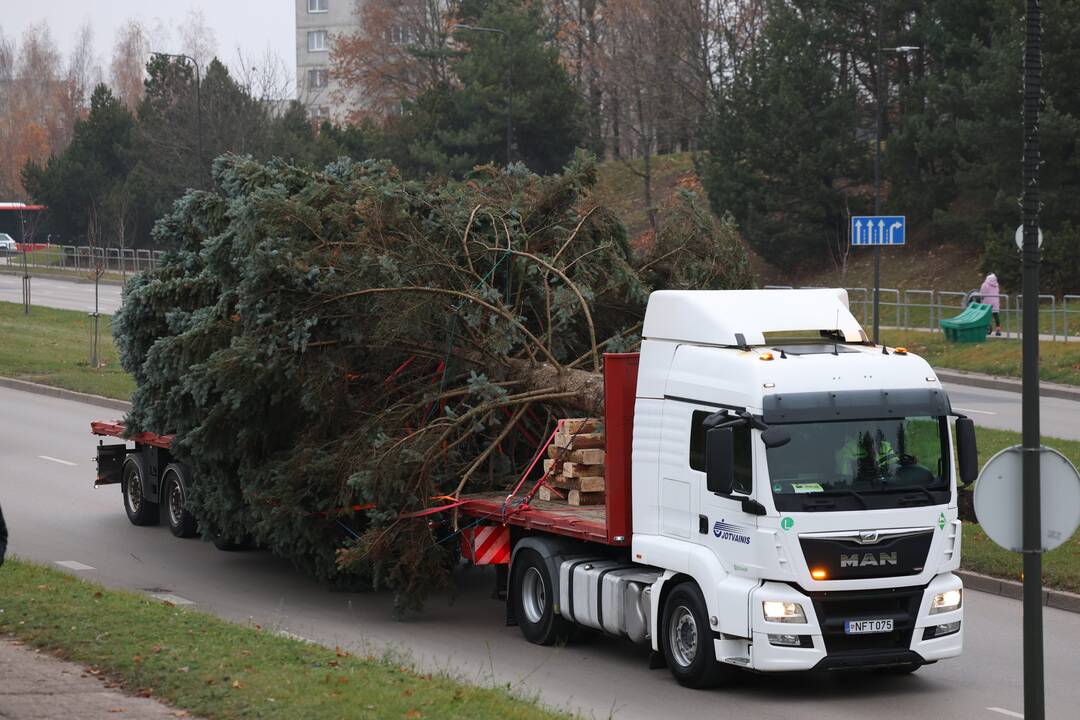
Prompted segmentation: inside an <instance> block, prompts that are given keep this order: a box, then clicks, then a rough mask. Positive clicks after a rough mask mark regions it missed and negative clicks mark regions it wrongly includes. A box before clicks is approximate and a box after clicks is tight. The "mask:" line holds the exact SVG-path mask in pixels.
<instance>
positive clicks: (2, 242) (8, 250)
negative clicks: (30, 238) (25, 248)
mask: <svg viewBox="0 0 1080 720" xmlns="http://www.w3.org/2000/svg"><path fill="white" fill-rule="evenodd" d="M18 251H19V246H18V244H17V243H16V242H15V238H13V237H11V236H10V235H8V234H7V233H0V255H14V254H15V253H17V252H18Z"/></svg>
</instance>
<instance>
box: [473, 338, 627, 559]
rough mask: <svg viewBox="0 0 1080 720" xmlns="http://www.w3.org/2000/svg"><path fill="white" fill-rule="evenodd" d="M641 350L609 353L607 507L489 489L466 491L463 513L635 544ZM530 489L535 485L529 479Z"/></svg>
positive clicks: (528, 527)
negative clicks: (633, 457)
mask: <svg viewBox="0 0 1080 720" xmlns="http://www.w3.org/2000/svg"><path fill="white" fill-rule="evenodd" d="M637 372H638V354H637V353H607V354H605V355H604V433H605V436H604V442H605V448H604V451H605V455H604V489H605V498H604V504H603V505H602V506H600V505H597V506H592V507H574V506H572V505H565V504H563V503H554V502H544V501H542V500H537V499H535V498H533V499H531V500H529V502H528V504H527V505H523V500H524V499H525V493H526V492H527V490H525V491H524V492H523V493H522V494H521V495H518V496H516V497H508V496H507V494H506V493H498V492H494V493H492V492H488V493H476V494H475V495H466V496H464V497H463V498H462V500H464V501H465V504H464V505H462V506H461V511H462V512H463V513H464V514H465V515H468V516H471V517H473V518H476V519H477V520H486V519H490V520H491V521H492V522H497V523H503V524H507V525H513V526H515V527H520V528H523V529H526V530H534V531H539V532H548V533H553V534H555V535H566V536H567V537H572V538H578V539H580V540H589V541H592V542H598V543H603V544H605V545H620V546H627V545H629V544H630V520H631V515H630V507H631V505H630V503H631V496H630V448H631V445H632V443H633V435H634V398H635V393H636V390H637ZM525 488H528V489H531V488H532V485H531V484H530V483H528V482H526V484H525Z"/></svg>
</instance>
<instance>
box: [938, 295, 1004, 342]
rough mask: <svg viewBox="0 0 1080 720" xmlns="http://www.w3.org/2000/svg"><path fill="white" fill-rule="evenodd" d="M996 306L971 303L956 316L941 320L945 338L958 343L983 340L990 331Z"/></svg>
mask: <svg viewBox="0 0 1080 720" xmlns="http://www.w3.org/2000/svg"><path fill="white" fill-rule="evenodd" d="M993 314H994V308H993V307H991V306H990V305H988V304H986V303H971V304H970V305H968V306H967V307H966V308H964V311H963V312H962V313H960V314H959V315H957V316H956V317H954V318H945V319H943V320H942V321H941V329H942V330H943V331H944V332H945V339H946V340H948V341H949V342H956V343H975V342H983V341H985V340H986V336H987V334H988V333H989V331H990V322H991V320H992V318H993Z"/></svg>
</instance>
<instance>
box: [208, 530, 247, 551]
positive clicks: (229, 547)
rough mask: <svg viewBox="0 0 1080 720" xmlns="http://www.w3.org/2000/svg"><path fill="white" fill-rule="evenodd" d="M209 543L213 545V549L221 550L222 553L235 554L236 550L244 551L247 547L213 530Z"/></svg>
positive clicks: (243, 543) (245, 544)
mask: <svg viewBox="0 0 1080 720" xmlns="http://www.w3.org/2000/svg"><path fill="white" fill-rule="evenodd" d="M210 542H212V543H214V547H216V548H217V549H218V550H222V551H224V552H236V551H237V550H246V549H247V547H248V544H247V543H245V542H237V541H236V540H233V539H232V538H231V537H229V536H228V535H226V534H225V533H223V532H221V531H220V530H215V531H214V532H213V533H212V534H211V535H210Z"/></svg>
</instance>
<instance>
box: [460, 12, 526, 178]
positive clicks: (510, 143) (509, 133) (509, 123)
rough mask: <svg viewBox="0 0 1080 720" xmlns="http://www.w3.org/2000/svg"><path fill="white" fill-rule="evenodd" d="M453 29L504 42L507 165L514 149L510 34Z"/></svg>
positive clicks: (473, 28)
mask: <svg viewBox="0 0 1080 720" xmlns="http://www.w3.org/2000/svg"><path fill="white" fill-rule="evenodd" d="M453 29H454V30H469V31H471V32H486V33H497V34H499V35H502V36H503V39H504V40H505V41H506V164H507V165H509V164H510V161H511V160H512V159H513V148H514V44H513V43H512V42H510V33H508V32H507V31H505V30H500V29H499V28H492V27H480V26H478V25H454V28H453Z"/></svg>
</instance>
